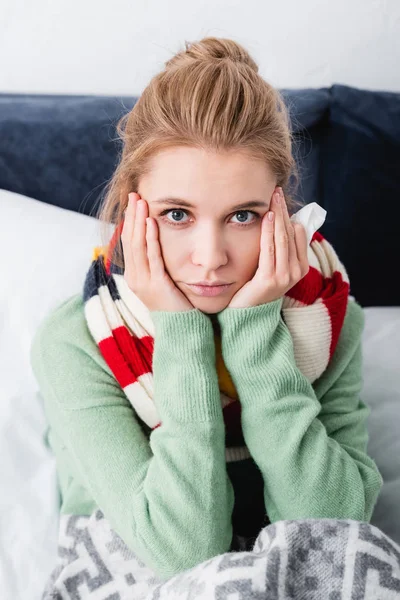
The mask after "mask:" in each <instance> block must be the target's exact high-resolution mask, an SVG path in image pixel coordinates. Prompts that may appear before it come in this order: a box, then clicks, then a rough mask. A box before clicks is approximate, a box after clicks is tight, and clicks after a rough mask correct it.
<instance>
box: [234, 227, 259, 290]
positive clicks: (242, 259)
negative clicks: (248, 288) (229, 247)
mask: <svg viewBox="0 0 400 600" xmlns="http://www.w3.org/2000/svg"><path fill="white" fill-rule="evenodd" d="M234 253H235V254H234V257H235V258H234V263H235V270H236V271H237V273H238V275H239V277H240V279H241V280H242V281H248V280H249V279H251V278H252V277H253V275H254V273H255V272H256V270H257V267H258V259H259V256H260V237H259V235H255V236H252V237H251V238H250V239H247V240H246V243H245V244H240V245H237V246H236V247H235V250H234Z"/></svg>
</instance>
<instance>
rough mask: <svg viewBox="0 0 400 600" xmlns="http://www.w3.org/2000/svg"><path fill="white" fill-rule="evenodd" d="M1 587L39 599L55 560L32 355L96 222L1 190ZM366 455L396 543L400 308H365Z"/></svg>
mask: <svg viewBox="0 0 400 600" xmlns="http://www.w3.org/2000/svg"><path fill="white" fill-rule="evenodd" d="M0 215H1V220H0V253H1V254H0V255H1V258H2V261H1V266H2V278H1V280H2V286H1V292H0V315H1V321H0V369H1V373H0V397H1V402H0V456H2V457H6V460H2V461H0V465H1V467H0V481H1V482H2V494H1V495H0V531H1V538H0V590H1V597H2V600H15V599H16V598H18V599H19V600H32V599H33V598H39V597H40V595H41V592H42V591H43V588H44V586H45V583H46V581H47V579H48V577H49V575H50V572H51V571H52V570H53V567H54V565H55V563H56V558H57V538H58V506H59V498H58V489H57V480H56V468H55V459H54V457H53V455H52V453H51V451H50V449H49V448H48V447H47V446H46V443H45V439H44V435H45V433H46V430H47V426H46V421H45V418H44V413H43V407H42V400H41V396H40V394H39V393H38V386H37V383H36V380H35V378H34V376H33V373H32V370H31V366H30V362H29V352H30V346H31V342H32V339H33V335H34V333H35V331H36V329H37V327H38V325H39V323H40V322H41V320H42V319H43V318H44V317H45V316H46V315H47V314H48V313H49V312H50V311H51V310H52V309H53V308H55V307H56V306H57V305H59V304H60V303H61V302H63V301H64V300H66V299H67V298H69V297H71V296H72V295H74V294H76V293H80V292H81V291H82V286H83V283H84V279H85V275H86V272H87V270H88V268H89V266H90V263H91V260H92V250H93V247H94V246H98V245H101V238H100V226H99V222H98V221H97V219H95V218H94V217H89V216H86V215H83V214H79V213H76V212H72V211H68V210H65V209H62V208H59V207H56V206H52V205H49V204H45V203H42V202H39V201H38V200H34V199H31V198H27V197H25V196H21V195H19V194H15V193H13V192H9V191H6V190H0ZM365 316H366V327H365V330H364V337H363V347H364V389H363V393H362V397H363V399H364V401H365V402H366V403H367V404H368V405H369V406H370V407H371V409H372V413H371V416H370V421H369V430H370V443H369V453H370V455H371V456H372V458H374V459H375V460H376V462H377V464H378V467H379V468H380V469H381V471H382V473H383V475H384V479H385V484H384V487H383V490H382V493H381V496H380V498H379V500H378V504H377V507H376V510H375V512H374V515H373V518H372V523H373V524H374V525H376V526H377V527H379V528H380V529H382V530H383V531H384V532H385V533H386V534H387V535H389V537H392V539H394V540H395V541H397V543H400V519H399V518H398V517H399V516H400V515H399V514H398V504H399V500H400V463H399V459H398V457H399V456H400V438H399V436H398V433H397V432H398V427H399V420H400V369H399V356H400V349H399V340H400V307H394V308H386V307H385V308H382V307H377V308H366V309H365Z"/></svg>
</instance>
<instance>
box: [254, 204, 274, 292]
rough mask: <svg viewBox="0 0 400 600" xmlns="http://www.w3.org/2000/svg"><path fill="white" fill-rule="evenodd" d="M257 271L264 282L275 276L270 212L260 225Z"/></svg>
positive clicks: (272, 223)
mask: <svg viewBox="0 0 400 600" xmlns="http://www.w3.org/2000/svg"><path fill="white" fill-rule="evenodd" d="M269 214H271V215H272V217H273V218H272V220H270V219H269V218H268V215H269ZM258 271H259V273H260V277H261V278H262V279H263V280H265V281H266V280H267V279H271V278H272V277H273V276H274V275H275V214H274V212H273V211H271V210H269V211H268V213H266V214H265V215H264V217H263V221H262V224H261V238H260V257H259V260H258Z"/></svg>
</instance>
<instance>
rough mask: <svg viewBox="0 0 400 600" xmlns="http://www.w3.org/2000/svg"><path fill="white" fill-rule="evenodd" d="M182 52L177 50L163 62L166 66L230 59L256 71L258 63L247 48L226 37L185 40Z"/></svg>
mask: <svg viewBox="0 0 400 600" xmlns="http://www.w3.org/2000/svg"><path fill="white" fill-rule="evenodd" d="M185 48H186V50H183V51H182V52H178V53H177V54H176V55H175V56H173V57H172V58H171V59H170V60H169V61H167V62H166V63H165V65H166V66H167V67H169V66H177V65H178V64H179V65H182V64H185V63H186V64H187V61H188V58H189V59H194V60H211V61H212V60H230V61H233V62H236V63H243V64H245V65H247V66H249V67H250V68H251V69H253V71H255V72H256V73H258V65H257V63H256V62H255V61H254V60H253V59H252V58H251V56H250V54H249V53H248V52H247V50H246V49H245V48H244V47H243V46H242V45H241V44H239V43H238V42H235V41H234V40H231V39H228V38H217V37H205V38H203V39H202V40H200V41H198V42H186V41H185Z"/></svg>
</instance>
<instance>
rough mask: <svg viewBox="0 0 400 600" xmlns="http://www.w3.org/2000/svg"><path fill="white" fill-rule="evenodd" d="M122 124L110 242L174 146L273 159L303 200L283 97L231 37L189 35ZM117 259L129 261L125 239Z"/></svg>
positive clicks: (281, 181)
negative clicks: (146, 179)
mask: <svg viewBox="0 0 400 600" xmlns="http://www.w3.org/2000/svg"><path fill="white" fill-rule="evenodd" d="M116 129H117V133H118V135H119V137H120V138H121V140H122V142H123V149H122V153H121V155H120V159H119V163H118V165H117V167H116V169H115V171H114V173H113V175H112V177H111V179H110V181H109V182H108V183H107V185H106V187H105V188H104V190H103V193H105V196H104V200H103V202H102V203H101V205H100V209H99V211H98V215H97V217H98V218H99V220H100V223H101V224H102V225H103V228H102V233H101V235H102V241H103V242H102V243H103V245H107V243H108V238H107V236H108V230H107V229H106V228H107V227H108V226H109V224H116V225H117V227H118V226H119V225H121V223H122V220H123V212H124V210H125V208H126V205H127V202H128V194H129V193H130V192H133V191H137V189H138V186H139V180H140V177H141V176H142V175H144V174H145V173H148V172H149V162H150V161H149V159H150V158H151V157H152V156H153V155H154V154H156V153H158V152H159V151H161V150H163V149H166V148H168V147H173V146H188V147H196V148H200V149H206V150H208V151H216V152H226V151H238V152H244V153H246V155H248V156H251V157H253V158H254V159H255V160H262V161H265V163H267V164H268V165H269V167H270V169H271V170H272V172H273V173H274V175H275V177H276V180H277V185H279V186H281V187H282V188H283V191H284V194H285V198H286V202H287V205H288V209H289V212H291V211H294V209H295V208H296V207H299V206H303V203H301V202H299V201H298V200H295V199H294V198H293V196H292V193H291V189H289V187H292V186H293V182H294V184H295V187H297V185H298V179H299V178H298V167H297V165H296V161H295V159H294V157H293V154H292V143H293V134H292V131H291V125H290V119H289V113H288V110H287V107H286V105H285V102H284V100H283V97H282V95H281V94H280V92H279V91H278V90H277V89H275V88H274V87H273V86H272V85H270V84H269V83H268V82H266V81H265V80H264V79H263V78H262V77H261V76H260V75H259V73H258V66H257V64H256V63H255V62H254V60H253V59H252V58H251V56H250V55H249V53H248V52H247V50H246V49H245V48H244V47H243V46H242V45H240V44H239V43H237V42H235V41H233V40H231V39H225V38H216V37H206V38H203V39H202V40H200V41H198V42H193V43H188V42H185V50H182V51H180V52H178V53H177V54H176V55H175V56H173V57H172V58H171V59H170V60H168V61H167V62H166V63H165V68H164V69H163V70H162V71H161V72H160V73H158V74H157V75H155V76H154V77H153V78H152V79H151V81H150V83H149V84H148V85H147V87H146V88H145V89H144V91H143V93H142V94H141V96H140V97H139V99H138V100H137V102H136V104H135V105H134V106H133V108H132V109H131V110H130V111H129V112H128V113H127V114H125V115H124V116H123V117H122V118H121V119H120V120H119V121H118V123H117V126H116ZM291 179H292V183H291V182H290V180H291ZM111 260H112V262H113V263H114V264H116V265H117V266H119V267H122V268H123V265H124V260H123V254H122V244H121V243H117V244H116V245H115V248H114V251H113V256H112V257H111Z"/></svg>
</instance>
